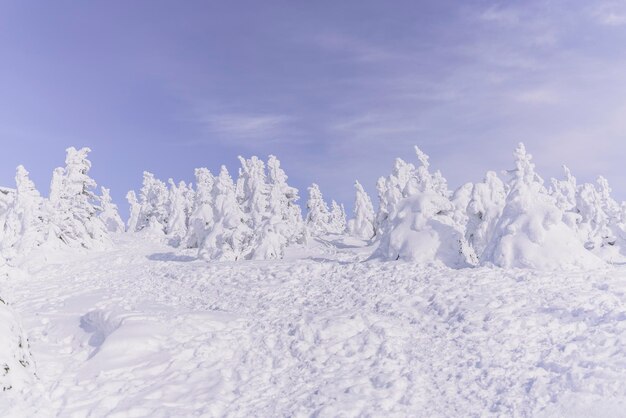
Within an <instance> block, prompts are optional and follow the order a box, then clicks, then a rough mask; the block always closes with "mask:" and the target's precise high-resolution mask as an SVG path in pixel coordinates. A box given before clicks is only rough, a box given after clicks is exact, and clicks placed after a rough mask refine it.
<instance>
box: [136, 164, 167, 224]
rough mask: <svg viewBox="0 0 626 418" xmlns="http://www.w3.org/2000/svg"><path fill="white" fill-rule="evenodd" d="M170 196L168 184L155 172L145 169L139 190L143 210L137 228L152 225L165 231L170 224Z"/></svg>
mask: <svg viewBox="0 0 626 418" xmlns="http://www.w3.org/2000/svg"><path fill="white" fill-rule="evenodd" d="M168 198H169V192H168V190H167V186H166V185H165V183H163V182H162V181H161V180H159V179H157V178H156V177H155V176H154V174H152V173H150V172H148V171H145V172H144V173H143V184H142V186H141V191H140V192H139V202H140V204H141V211H140V213H139V221H138V222H137V230H138V231H139V230H142V229H144V228H146V227H147V226H148V224H150V225H151V229H153V230H157V229H160V230H161V231H162V232H165V228H166V226H167V224H168Z"/></svg>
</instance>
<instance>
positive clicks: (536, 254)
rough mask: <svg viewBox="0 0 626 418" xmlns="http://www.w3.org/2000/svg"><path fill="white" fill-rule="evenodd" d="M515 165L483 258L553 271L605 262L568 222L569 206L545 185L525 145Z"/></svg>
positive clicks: (510, 266)
mask: <svg viewBox="0 0 626 418" xmlns="http://www.w3.org/2000/svg"><path fill="white" fill-rule="evenodd" d="M515 166H516V168H515V170H513V172H512V174H513V176H512V179H511V181H510V190H509V193H508V195H507V198H506V204H505V206H504V208H503V210H502V215H501V216H500V219H499V220H498V223H497V225H496V227H495V230H494V233H493V234H492V237H491V239H490V241H489V243H488V244H487V247H486V249H485V251H484V253H483V259H482V260H481V261H482V262H483V263H487V264H490V263H492V264H495V265H497V266H500V267H505V268H513V267H521V268H537V269H548V270H551V269H561V268H567V267H595V266H599V265H600V264H601V261H600V260H599V259H598V258H597V257H596V256H594V255H593V254H591V253H590V252H589V251H587V250H585V248H584V247H583V246H582V245H581V243H580V241H579V240H578V238H577V237H576V235H575V233H574V231H572V230H571V229H570V228H569V227H568V226H567V225H566V224H565V223H564V222H563V211H562V210H561V209H559V208H558V206H557V203H556V200H555V199H554V198H553V197H552V196H550V195H549V194H548V192H547V190H546V189H545V188H544V186H543V180H542V179H541V177H539V175H537V173H536V172H535V165H534V164H533V163H532V157H531V155H530V154H528V153H527V152H526V149H525V147H524V145H523V144H519V146H518V147H517V149H516V151H515Z"/></svg>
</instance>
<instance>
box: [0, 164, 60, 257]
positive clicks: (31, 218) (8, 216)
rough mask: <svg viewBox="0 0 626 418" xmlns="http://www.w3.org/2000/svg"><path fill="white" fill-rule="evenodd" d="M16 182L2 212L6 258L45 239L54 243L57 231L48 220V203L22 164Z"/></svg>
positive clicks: (27, 250) (0, 244) (0, 246)
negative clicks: (3, 212)
mask: <svg viewBox="0 0 626 418" xmlns="http://www.w3.org/2000/svg"><path fill="white" fill-rule="evenodd" d="M15 185H16V188H15V192H14V195H13V199H12V200H11V201H10V203H8V206H7V209H6V212H5V215H4V223H3V225H2V240H1V241H0V249H1V253H2V256H3V257H5V258H7V259H13V258H16V257H19V256H26V255H27V254H29V253H30V252H31V251H32V250H34V249H36V248H37V247H40V246H41V245H43V244H44V243H45V242H47V241H48V240H51V241H52V242H53V243H54V241H55V238H56V235H57V234H58V231H57V230H55V229H54V227H53V225H51V223H50V211H49V209H50V208H49V206H48V205H46V203H45V201H44V199H43V198H42V197H41V195H40V194H39V191H38V190H37V188H36V187H35V184H34V183H33V182H32V180H31V179H30V178H29V176H28V171H26V169H25V168H24V167H23V166H21V165H20V166H18V167H17V170H16V174H15ZM51 233H52V235H53V236H52V237H51Z"/></svg>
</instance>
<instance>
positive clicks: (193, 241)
mask: <svg viewBox="0 0 626 418" xmlns="http://www.w3.org/2000/svg"><path fill="white" fill-rule="evenodd" d="M195 175H196V193H195V195H194V201H193V209H192V211H191V214H190V216H189V228H188V230H187V235H186V237H185V245H186V246H187V248H198V247H200V246H201V245H202V243H203V242H204V239H205V238H206V236H207V234H208V233H209V231H210V230H211V228H213V223H214V216H213V206H212V202H213V199H212V193H213V184H214V183H215V178H214V177H213V174H211V172H210V171H209V170H208V169H207V168H197V169H196V170H195Z"/></svg>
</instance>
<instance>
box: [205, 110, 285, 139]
mask: <svg viewBox="0 0 626 418" xmlns="http://www.w3.org/2000/svg"><path fill="white" fill-rule="evenodd" d="M289 120H290V119H289V118H288V117H286V116H283V115H271V114H269V115H268V114H266V115H262V114H260V115H250V114H237V113H225V114H212V115H207V116H206V117H205V118H204V119H203V120H202V122H203V123H204V125H205V127H206V128H207V129H208V130H209V131H211V132H212V133H215V134H218V135H220V136H227V137H231V138H244V139H246V138H264V139H272V138H273V139H276V138H278V137H280V136H282V135H283V134H284V133H285V131H286V130H287V125H288V123H289Z"/></svg>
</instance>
